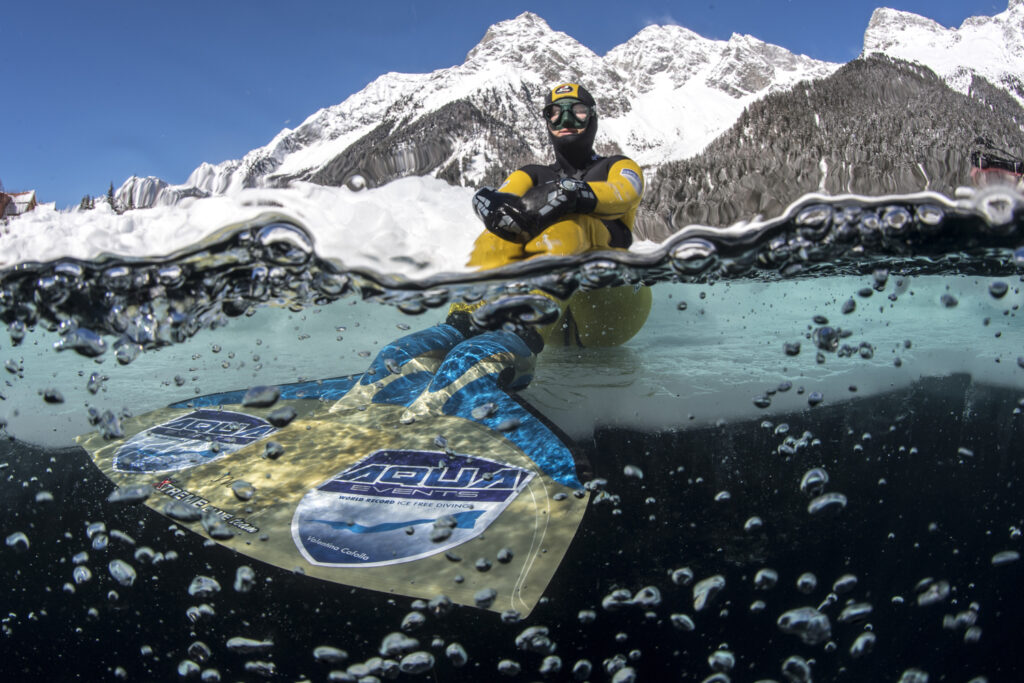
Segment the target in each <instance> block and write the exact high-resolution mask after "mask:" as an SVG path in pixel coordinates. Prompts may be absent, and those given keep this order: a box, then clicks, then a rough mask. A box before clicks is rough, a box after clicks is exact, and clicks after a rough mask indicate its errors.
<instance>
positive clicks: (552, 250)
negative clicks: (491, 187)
mask: <svg viewBox="0 0 1024 683" xmlns="http://www.w3.org/2000/svg"><path fill="white" fill-rule="evenodd" d="M565 177H575V178H577V179H579V180H583V181H585V182H586V183H587V184H588V185H590V188H591V189H592V190H593V191H594V194H595V195H596V196H597V206H596V208H595V209H594V210H593V211H592V212H590V213H587V214H569V215H568V216H566V217H565V218H564V219H563V220H561V221H558V222H557V223H554V224H553V225H550V226H548V227H547V228H546V229H545V230H544V231H543V232H542V233H541V234H539V235H537V236H536V237H534V238H533V239H532V240H530V241H529V242H527V243H525V244H520V243H518V242H510V241H507V240H503V239H501V238H500V237H498V236H496V235H494V234H492V233H490V232H484V233H482V234H481V235H480V237H478V238H477V240H476V242H475V243H474V245H473V251H472V253H471V254H470V257H469V263H468V265H469V266H471V267H474V268H480V269H489V268H497V267H499V266H504V265H508V264H509V263H514V262H516V261H521V260H523V259H527V258H531V257H533V256H541V255H551V256H567V255H571V254H581V253H585V252H588V251H596V250H607V249H626V248H628V247H629V245H630V244H632V243H633V221H634V220H635V217H636V210H637V207H638V206H639V205H640V199H641V198H642V197H643V190H644V177H643V171H641V170H640V167H639V166H638V165H637V164H636V162H634V161H633V160H632V159H629V158H628V157H624V156H611V157H595V158H594V159H593V160H592V163H591V164H590V165H589V166H587V167H586V168H584V169H582V170H579V171H576V172H575V173H573V174H572V175H571V176H570V175H569V174H568V173H566V172H565V171H564V170H563V168H562V167H561V166H560V165H559V164H557V163H556V164H552V165H550V166H542V165H539V164H531V165H528V166H524V167H523V168H521V169H519V170H518V171H515V172H514V173H512V175H510V176H509V177H508V178H506V179H505V182H504V183H502V185H501V187H499V188H498V191H499V192H507V193H509V194H514V195H518V196H520V197H522V196H523V195H525V194H526V192H527V191H528V190H529V189H530V188H533V187H537V186H539V185H543V184H545V183H549V182H552V181H555V180H558V179H559V178H565Z"/></svg>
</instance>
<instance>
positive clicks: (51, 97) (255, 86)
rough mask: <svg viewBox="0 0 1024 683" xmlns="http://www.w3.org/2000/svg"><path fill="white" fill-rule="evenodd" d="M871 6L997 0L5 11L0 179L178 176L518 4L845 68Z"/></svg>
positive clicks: (27, 183) (69, 182)
mask: <svg viewBox="0 0 1024 683" xmlns="http://www.w3.org/2000/svg"><path fill="white" fill-rule="evenodd" d="M883 5H884V6H889V7H895V8H896V9H902V10H906V11H910V12H914V13H917V14H921V15H923V16H927V17H930V18H932V19H934V20H935V21H938V22H939V23H940V24H942V25H944V26H959V25H960V23H961V22H962V21H963V20H964V18H966V17H968V16H975V15H992V14H996V13H998V12H1001V11H1003V10H1004V9H1006V0H998V1H992V0H930V1H919V0H890V2H888V3H886V2H884V0H883V1H880V0H846V1H845V2H839V3H834V2H825V1H822V0H704V1H703V2H664V1H659V0H628V1H627V2H622V1H621V0H617V1H615V2H609V1H606V0H593V1H591V2H586V1H585V0H577V1H576V2H551V1H549V2H543V3H536V2H519V3H490V2H479V1H476V2H470V1H463V0H453V1H450V2H417V1H416V0H390V1H388V2H358V3H353V2H349V1H348V0H344V1H342V0H337V1H330V0H291V1H290V2H288V3H283V2H280V1H276V2H269V1H264V0H247V1H245V0H203V1H202V2H199V1H196V0H179V1H178V2H173V3H172V2H156V1H153V0H106V1H99V2H89V3H87V2H81V1H80V0H65V1H63V2H48V1H47V0H37V1H36V2H17V3H8V5H7V6H6V7H5V8H4V12H3V25H4V30H3V38H2V39H0V77H2V79H3V91H2V92H3V94H2V95H0V132H2V138H0V139H2V142H0V180H2V181H3V183H4V186H5V188H6V189H7V191H9V192H13V191H20V190H28V189H35V190H36V191H37V193H38V196H39V199H40V201H56V202H57V206H58V207H61V208H63V207H65V206H68V205H73V204H77V203H78V201H79V200H80V199H81V198H82V196H83V195H86V194H89V195H100V194H103V193H104V192H105V191H106V189H107V186H108V185H109V184H110V183H111V182H113V183H114V186H115V188H116V187H117V186H118V185H120V184H121V183H122V182H123V181H124V180H125V179H126V178H127V177H129V176H131V175H133V174H135V175H140V176H145V175H154V176H158V177H160V178H163V179H164V180H167V181H168V182H171V183H180V182H184V180H185V179H186V178H187V177H188V174H189V173H191V171H192V170H193V169H194V168H195V167H196V166H198V165H199V164H200V163H201V162H203V161H209V162H212V163H217V162H220V161H223V160H225V159H234V158H239V157H241V156H242V155H243V154H245V153H246V152H247V151H249V150H250V149H253V148H255V147H259V146H262V145H264V144H266V143H267V142H268V141H269V140H270V139H271V138H272V137H273V136H274V135H275V134H276V133H277V132H278V131H280V130H281V129H282V128H284V127H294V126H296V125H298V124H299V123H301V122H302V121H303V120H304V119H305V118H306V117H307V116H309V115H310V114H312V113H313V112H315V111H316V110H317V109H319V108H321V107H325V106H329V105H332V104H337V103H339V102H341V101H342V100H344V99H345V98H346V97H347V96H348V95H350V94H352V93H354V92H357V91H358V90H360V89H362V88H363V87H364V86H365V85H366V84H367V83H369V82H370V81H372V80H373V79H374V78H376V77H377V76H379V75H380V74H382V73H385V72H387V71H401V72H411V73H421V72H428V71H433V70H435V69H440V68H444V67H448V66H452V65H454V64H459V63H461V62H462V61H463V59H464V58H465V55H466V53H467V52H468V51H469V50H470V49H471V48H472V47H473V46H474V45H475V44H476V43H477V42H478V41H479V40H480V38H481V37H482V36H483V34H484V32H485V31H486V30H487V27H488V26H490V25H491V24H493V23H495V22H498V21H501V20H504V19H509V18H512V17H514V16H516V15H518V14H519V13H521V12H522V11H525V10H530V11H533V12H535V13H537V14H538V15H540V16H541V17H543V18H544V19H545V20H546V21H547V22H548V23H549V24H550V25H551V27H552V28H554V29H556V30H559V31H563V32H565V33H568V34H569V35H571V36H573V37H574V38H575V39H577V40H578V41H580V42H582V43H583V44H584V45H586V46H587V47H589V48H590V49H592V50H594V52H596V53H598V54H604V53H605V52H607V51H608V50H609V49H611V48H612V47H614V46H616V45H618V44H621V43H623V42H625V41H627V40H628V39H629V38H630V37H632V36H633V35H634V34H635V33H636V32H637V31H639V30H640V29H642V28H643V27H644V26H646V25H648V24H651V23H657V24H665V23H676V24H680V25H682V26H685V27H687V28H689V29H691V30H693V31H696V32H697V33H699V34H701V35H703V36H705V37H708V38H716V39H727V38H728V37H729V36H730V35H731V34H732V33H734V32H736V33H749V34H751V35H754V36H756V37H758V38H760V39H762V40H765V41H768V42H770V43H775V44H778V45H782V46H783V47H786V48H787V49H789V50H792V51H793V52H797V53H802V54H806V55H809V56H811V57H814V58H817V59H825V60H829V61H837V62H845V61H848V60H850V59H853V58H855V57H856V56H857V54H858V53H859V52H860V48H861V42H862V39H863V34H864V29H865V28H866V27H867V24H868V20H869V18H870V17H871V12H872V11H873V10H874V8H875V7H877V6H883Z"/></svg>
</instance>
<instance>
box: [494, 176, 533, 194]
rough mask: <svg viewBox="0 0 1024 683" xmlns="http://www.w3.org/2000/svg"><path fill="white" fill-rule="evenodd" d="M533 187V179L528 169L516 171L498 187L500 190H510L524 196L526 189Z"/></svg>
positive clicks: (511, 192)
mask: <svg viewBox="0 0 1024 683" xmlns="http://www.w3.org/2000/svg"><path fill="white" fill-rule="evenodd" d="M531 187H533V179H532V178H530V174H529V173H527V172H526V171H515V172H513V173H512V175H510V176H509V177H508V178H505V182H503V183H502V184H501V187H499V188H498V192H508V193H509V194H514V195H518V196H520V197H522V196H523V195H524V194H526V191H527V190H529V189H530V188H531Z"/></svg>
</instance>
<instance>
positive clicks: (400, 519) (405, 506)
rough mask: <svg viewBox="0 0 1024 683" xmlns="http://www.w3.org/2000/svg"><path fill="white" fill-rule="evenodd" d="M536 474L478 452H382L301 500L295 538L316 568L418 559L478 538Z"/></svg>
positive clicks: (294, 524) (353, 466) (297, 514)
mask: <svg viewBox="0 0 1024 683" xmlns="http://www.w3.org/2000/svg"><path fill="white" fill-rule="evenodd" d="M533 476H534V473H533V472H531V471H530V470H527V469H523V468H520V467H515V466H512V465H507V464H503V463H500V462H496V461H494V460H489V459H487V458H480V457H476V456H471V455H447V454H445V453H441V452H435V451H412V450H380V451H376V452H374V453H371V454H370V455H368V456H366V457H365V458H363V459H362V460H360V461H359V462H357V463H355V464H353V465H351V466H350V467H348V468H346V469H345V470H344V471H342V472H340V473H338V474H337V475H335V476H333V477H331V478H330V479H328V480H327V481H325V482H324V483H322V484H320V485H319V486H318V487H317V488H315V489H313V490H311V491H309V492H308V493H307V494H306V495H305V496H304V497H303V498H302V501H301V502H300V503H299V505H298V507H297V508H296V510H295V515H294V517H293V518H292V537H293V539H294V540H295V544H296V546H297V547H298V548H299V550H300V551H301V552H302V554H303V556H304V557H305V558H306V559H307V560H308V561H309V562H310V563H312V564H317V565H324V566H331V567H379V566H386V565H391V564H397V563H400V562H409V561H411V560H417V559H420V558H423V557H428V556H430V555H435V554H437V553H440V552H443V551H445V550H447V549H449V548H452V547H454V546H457V545H459V544H461V543H465V542H466V541H468V540H470V539H472V538H475V537H476V536H479V535H480V534H481V533H483V531H484V530H485V529H486V528H487V527H488V526H489V525H490V524H491V523H492V522H493V521H494V520H495V519H497V518H498V515H500V514H501V513H502V512H503V511H504V510H505V508H506V507H508V505H509V503H511V502H512V501H513V500H514V499H515V497H516V496H517V495H519V493H520V492H521V491H522V490H523V489H524V488H525V487H526V485H527V484H528V483H529V482H530V480H531V479H532V478H533Z"/></svg>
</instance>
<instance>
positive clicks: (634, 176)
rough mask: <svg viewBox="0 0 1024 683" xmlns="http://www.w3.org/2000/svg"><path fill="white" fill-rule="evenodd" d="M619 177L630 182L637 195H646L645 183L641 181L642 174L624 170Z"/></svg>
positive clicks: (629, 169)
mask: <svg viewBox="0 0 1024 683" xmlns="http://www.w3.org/2000/svg"><path fill="white" fill-rule="evenodd" d="M619 175H621V176H622V177H623V178H625V179H626V180H628V181H629V184H630V185H632V186H633V189H634V190H636V193H637V194H640V195H642V194H643V193H644V181H643V180H641V179H640V174H639V173H637V172H636V171H634V170H633V169H631V168H624V169H622V170H621V171H619Z"/></svg>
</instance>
